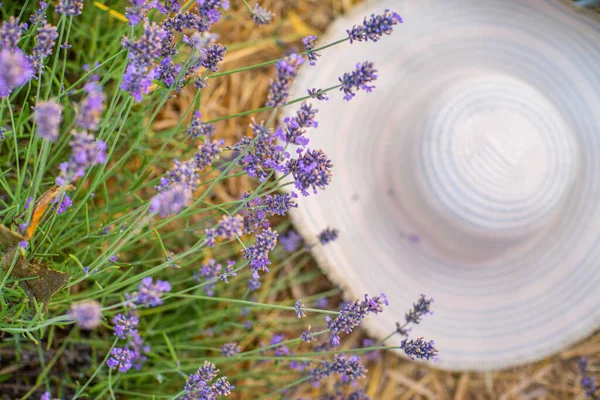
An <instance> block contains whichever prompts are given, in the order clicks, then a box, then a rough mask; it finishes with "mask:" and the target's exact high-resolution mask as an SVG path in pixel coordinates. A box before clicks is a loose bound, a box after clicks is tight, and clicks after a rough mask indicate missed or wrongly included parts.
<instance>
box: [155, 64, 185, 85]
mask: <svg viewBox="0 0 600 400" xmlns="http://www.w3.org/2000/svg"><path fill="white" fill-rule="evenodd" d="M180 71H181V65H179V64H175V63H174V62H173V60H172V59H171V57H165V58H164V59H163V60H162V61H161V62H160V64H159V66H158V67H157V68H156V79H158V80H160V81H163V83H164V84H165V85H167V86H168V87H171V86H173V84H174V83H175V78H176V77H177V75H178V74H179V72H180Z"/></svg>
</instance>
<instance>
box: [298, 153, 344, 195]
mask: <svg viewBox="0 0 600 400" xmlns="http://www.w3.org/2000/svg"><path fill="white" fill-rule="evenodd" d="M298 154H299V157H298V158H295V159H291V160H289V161H288V163H287V167H288V168H289V170H290V172H291V173H292V176H293V177H294V180H295V182H294V184H295V186H296V188H297V189H298V190H300V192H301V193H302V195H303V196H308V195H309V192H308V189H311V188H312V189H313V193H317V188H319V189H325V187H327V185H329V182H331V169H332V168H333V165H332V164H331V161H330V160H329V159H328V158H327V156H326V155H325V153H323V151H322V150H306V151H305V152H302V151H300V152H299V153H298Z"/></svg>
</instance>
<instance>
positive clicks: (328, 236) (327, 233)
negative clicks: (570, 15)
mask: <svg viewBox="0 0 600 400" xmlns="http://www.w3.org/2000/svg"><path fill="white" fill-rule="evenodd" d="M338 233H339V231H338V230H337V229H331V228H326V229H324V230H323V231H322V232H321V233H319V242H320V243H321V244H322V245H326V244H327V243H329V242H333V241H334V240H336V239H337V238H338Z"/></svg>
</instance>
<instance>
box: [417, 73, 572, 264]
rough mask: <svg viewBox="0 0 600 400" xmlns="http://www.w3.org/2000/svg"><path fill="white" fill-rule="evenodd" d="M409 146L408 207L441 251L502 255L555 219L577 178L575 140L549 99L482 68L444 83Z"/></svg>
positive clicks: (468, 256) (467, 256)
mask: <svg viewBox="0 0 600 400" xmlns="http://www.w3.org/2000/svg"><path fill="white" fill-rule="evenodd" d="M423 120H424V121H425V122H424V124H423V129H422V131H421V132H418V133H417V134H416V135H415V138H414V139H415V140H413V143H412V146H413V149H412V163H413V165H412V167H413V168H411V170H412V172H413V173H412V178H411V179H414V180H416V183H415V188H416V192H417V193H415V196H414V197H415V199H413V202H415V203H414V204H413V207H416V208H418V210H413V211H417V215H418V216H416V217H415V220H416V223H417V224H425V225H426V226H425V227H424V228H425V229H424V236H425V237H427V236H429V237H430V239H431V240H432V243H433V244H434V247H437V248H439V250H441V252H442V253H444V255H445V256H447V255H450V256H451V257H453V258H456V259H457V260H460V261H463V262H468V261H470V260H472V261H475V262H480V261H481V260H482V259H487V258H490V257H498V256H501V255H502V254H503V253H505V252H506V251H507V250H509V249H511V248H513V247H514V246H518V245H520V244H521V243H523V242H524V241H528V240H532V239H534V238H535V237H539V234H540V233H541V232H542V231H543V230H544V229H547V228H548V227H549V226H551V225H552V221H553V219H554V217H555V216H556V215H557V214H558V213H559V212H560V209H561V206H562V204H563V202H564V200H565V198H566V196H567V195H568V192H569V187H570V186H571V184H572V183H573V180H574V172H575V165H576V159H577V155H576V145H575V142H574V140H573V134H572V131H571V128H570V126H569V124H568V123H567V122H566V121H564V120H563V119H562V118H561V113H560V112H558V110H557V109H556V108H555V106H554V105H553V104H552V102H551V101H550V100H549V99H547V98H546V97H545V96H544V95H543V94H541V93H540V92H539V91H537V90H536V89H535V88H533V87H532V86H530V85H529V84H527V83H526V82H523V81H520V80H518V79H516V78H513V77H508V76H504V75H498V74H496V75H494V74H491V75H490V73H489V71H488V72H486V73H485V78H477V76H474V77H469V78H468V79H465V80H461V81H460V82H457V83H456V84H455V85H451V86H449V87H446V88H445V89H444V90H443V92H442V93H440V95H439V96H437V97H436V98H435V99H434V100H433V101H431V102H430V104H428V106H427V107H426V109H425V110H424V118H423Z"/></svg>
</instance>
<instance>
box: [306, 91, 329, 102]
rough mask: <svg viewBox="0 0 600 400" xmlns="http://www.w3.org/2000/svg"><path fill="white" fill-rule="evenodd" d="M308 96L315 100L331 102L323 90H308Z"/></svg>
mask: <svg viewBox="0 0 600 400" xmlns="http://www.w3.org/2000/svg"><path fill="white" fill-rule="evenodd" d="M307 92H308V95H309V96H310V97H312V98H313V99H317V100H329V97H327V95H326V94H325V93H326V92H324V91H323V89H315V88H313V89H308V90H307Z"/></svg>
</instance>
